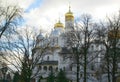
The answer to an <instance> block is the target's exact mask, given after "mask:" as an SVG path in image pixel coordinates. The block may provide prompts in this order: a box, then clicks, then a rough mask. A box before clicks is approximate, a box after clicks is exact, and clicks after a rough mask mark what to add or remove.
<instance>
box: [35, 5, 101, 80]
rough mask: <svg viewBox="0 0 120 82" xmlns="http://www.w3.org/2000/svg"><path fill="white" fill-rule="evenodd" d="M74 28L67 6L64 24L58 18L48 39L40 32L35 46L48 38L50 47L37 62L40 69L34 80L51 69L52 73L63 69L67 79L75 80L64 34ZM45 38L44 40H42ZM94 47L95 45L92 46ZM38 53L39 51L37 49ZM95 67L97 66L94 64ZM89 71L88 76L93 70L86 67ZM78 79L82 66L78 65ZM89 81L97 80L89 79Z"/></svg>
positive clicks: (74, 70) (47, 73)
mask: <svg viewBox="0 0 120 82" xmlns="http://www.w3.org/2000/svg"><path fill="white" fill-rule="evenodd" d="M74 29H75V26H74V15H73V12H72V11H71V9H70V7H69V11H68V12H67V13H66V14H65V26H64V25H63V23H61V21H60V19H59V20H58V22H57V23H56V24H55V25H54V30H52V32H51V34H50V36H49V38H48V39H46V38H45V37H44V36H43V35H42V34H41V33H40V34H39V35H38V37H37V47H39V46H41V47H42V46H44V44H45V43H47V41H48V40H50V46H51V48H50V49H48V50H47V52H45V54H44V55H43V57H41V59H40V60H42V61H41V62H40V63H39V66H38V68H39V69H40V73H39V75H38V77H36V82H38V79H39V76H41V77H42V78H46V77H48V75H49V73H50V72H51V70H53V72H54V73H57V72H58V71H59V70H60V69H63V70H64V71H65V72H66V76H67V78H68V79H69V80H71V81H73V82H75V81H76V63H75V60H74V59H73V58H72V55H71V54H72V53H71V50H69V49H68V45H67V41H66V40H67V39H66V37H65V36H64V34H66V33H68V32H70V31H73V30H74ZM43 39H45V40H43ZM93 46H94V45H93ZM94 48H95V49H96V47H95V46H94ZM38 54H39V51H38ZM95 62H99V59H96V60H95ZM96 67H97V66H96ZM87 70H88V71H89V76H93V74H94V71H92V70H91V69H87ZM79 76H80V80H82V78H83V68H82V67H80V75H79ZM91 79H92V78H91ZM91 82H97V81H95V79H94V81H91Z"/></svg>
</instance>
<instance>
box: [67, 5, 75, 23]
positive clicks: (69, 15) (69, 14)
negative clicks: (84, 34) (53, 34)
mask: <svg viewBox="0 0 120 82" xmlns="http://www.w3.org/2000/svg"><path fill="white" fill-rule="evenodd" d="M69 20H72V21H73V20H74V16H73V13H72V12H71V10H70V6H69V11H68V12H67V13H66V14H65V21H69Z"/></svg>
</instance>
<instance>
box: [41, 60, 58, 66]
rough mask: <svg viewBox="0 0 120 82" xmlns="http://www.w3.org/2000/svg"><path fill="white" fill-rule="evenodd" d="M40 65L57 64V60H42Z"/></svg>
mask: <svg viewBox="0 0 120 82" xmlns="http://www.w3.org/2000/svg"><path fill="white" fill-rule="evenodd" d="M40 65H58V61H43V62H41V63H40Z"/></svg>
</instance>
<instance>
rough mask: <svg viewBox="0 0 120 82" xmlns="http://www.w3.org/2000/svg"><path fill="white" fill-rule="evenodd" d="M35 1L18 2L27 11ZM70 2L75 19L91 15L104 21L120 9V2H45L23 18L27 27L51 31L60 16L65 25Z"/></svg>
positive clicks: (57, 0) (75, 0)
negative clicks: (82, 15) (87, 14)
mask: <svg viewBox="0 0 120 82" xmlns="http://www.w3.org/2000/svg"><path fill="white" fill-rule="evenodd" d="M9 1H11V2H14V1H15V0H9ZM33 1H35V0H16V2H18V3H19V5H20V6H21V7H22V8H24V9H27V8H28V7H29V6H30V4H32V3H33ZM69 2H70V5H71V10H72V11H73V13H74V16H75V17H80V15H81V14H83V13H90V14H92V16H93V17H95V18H96V19H97V18H98V19H102V18H105V17H106V15H108V14H109V15H110V14H115V12H117V11H118V10H119V8H120V5H119V3H120V0H43V2H42V5H41V6H40V7H37V8H33V9H31V10H30V11H29V12H27V13H25V14H24V16H23V17H24V18H25V19H26V24H27V25H31V26H35V27H37V28H38V29H41V28H42V29H44V30H45V31H50V30H51V28H53V27H54V24H55V22H56V20H58V18H59V14H60V19H61V20H62V22H63V23H64V15H65V13H66V12H67V11H68V6H69Z"/></svg>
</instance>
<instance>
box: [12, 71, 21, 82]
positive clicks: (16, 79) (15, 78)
mask: <svg viewBox="0 0 120 82" xmlns="http://www.w3.org/2000/svg"><path fill="white" fill-rule="evenodd" d="M19 78H20V75H19V73H18V72H15V74H14V77H13V82H19Z"/></svg>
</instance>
